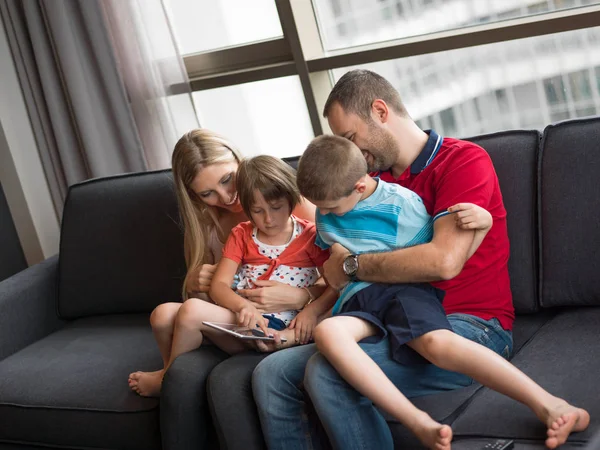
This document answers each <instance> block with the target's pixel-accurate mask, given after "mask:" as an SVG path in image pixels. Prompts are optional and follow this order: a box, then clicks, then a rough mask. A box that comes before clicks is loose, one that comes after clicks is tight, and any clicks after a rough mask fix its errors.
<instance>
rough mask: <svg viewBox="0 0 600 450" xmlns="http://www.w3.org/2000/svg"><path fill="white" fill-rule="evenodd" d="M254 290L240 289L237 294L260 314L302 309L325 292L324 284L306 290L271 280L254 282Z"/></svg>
mask: <svg viewBox="0 0 600 450" xmlns="http://www.w3.org/2000/svg"><path fill="white" fill-rule="evenodd" d="M253 283H254V285H255V286H256V288H255V289H240V290H239V291H238V293H239V294H240V295H243V296H244V297H245V298H246V299H248V301H250V302H252V303H253V304H254V306H255V307H256V309H257V310H258V311H260V312H261V313H272V312H278V311H287V310H290V309H302V308H304V305H306V304H307V303H308V301H309V300H310V299H311V296H312V298H318V297H320V296H321V294H322V293H323V292H324V291H325V287H326V286H325V284H324V282H320V283H319V284H315V285H314V286H311V287H309V288H308V289H309V290H310V295H309V293H308V292H306V289H301V288H297V287H293V286H290V285H289V284H284V283H280V282H279V281H273V280H255V281H254V282H253Z"/></svg>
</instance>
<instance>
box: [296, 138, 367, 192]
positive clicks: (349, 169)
mask: <svg viewBox="0 0 600 450" xmlns="http://www.w3.org/2000/svg"><path fill="white" fill-rule="evenodd" d="M366 174H367V162H366V161H365V158H364V157H363V155H362V153H361V151H360V150H359V148H358V147H357V146H356V145H354V143H352V142H351V141H349V140H348V139H344V138H342V137H339V136H331V135H323V136H319V137H316V138H315V139H313V140H312V141H311V143H310V144H308V147H307V148H306V150H305V151H304V153H303V154H302V157H301V158H300V162H299V163H298V172H297V174H296V182H297V183H298V189H300V193H301V194H302V195H303V196H304V197H306V198H307V199H309V200H313V201H324V200H338V199H340V198H343V197H347V196H348V195H350V194H351V193H352V190H353V189H354V186H355V184H356V182H357V181H358V180H360V179H361V178H362V177H364V176H365V175H366Z"/></svg>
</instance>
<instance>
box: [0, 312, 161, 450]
mask: <svg viewBox="0 0 600 450" xmlns="http://www.w3.org/2000/svg"><path fill="white" fill-rule="evenodd" d="M161 365H162V361H161V357H160V354H159V352H158V348H157V346H156V344H155V343H154V339H153V336H152V331H151V329H150V327H149V325H148V315H147V314H132V315H117V316H104V317H94V318H84V319H79V320H76V321H73V322H71V323H69V324H68V325H66V326H65V327H64V328H62V329H60V330H59V331H57V332H55V333H53V334H51V335H49V336H47V337H45V338H44V339H42V340H40V341H38V342H36V343H34V344H32V345H30V346H29V347H27V348H25V349H23V350H21V351H20V352H17V353H15V354H13V355H11V356H9V357H8V358H6V359H4V360H3V361H0V423H1V424H2V426H0V442H18V443H28V444H33V445H35V444H36V443H42V444H45V445H48V446H57V447H60V446H63V447H69V446H72V447H71V448H84V447H85V448H107V449H108V448H120V449H140V450H142V449H153V448H160V437H159V431H158V430H159V414H158V400H157V399H150V398H142V397H140V396H138V395H137V394H135V393H133V392H132V391H130V390H129V386H128V384H127V376H128V374H129V373H131V372H132V371H135V370H156V369H159V368H160V367H161Z"/></svg>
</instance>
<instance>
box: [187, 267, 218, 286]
mask: <svg viewBox="0 0 600 450" xmlns="http://www.w3.org/2000/svg"><path fill="white" fill-rule="evenodd" d="M216 270H217V265H216V264H202V265H201V266H200V267H199V268H198V270H196V271H193V272H192V273H190V275H189V276H188V281H187V290H188V292H206V293H208V291H209V290H210V282H211V281H212V279H213V275H214V274H215V271H216Z"/></svg>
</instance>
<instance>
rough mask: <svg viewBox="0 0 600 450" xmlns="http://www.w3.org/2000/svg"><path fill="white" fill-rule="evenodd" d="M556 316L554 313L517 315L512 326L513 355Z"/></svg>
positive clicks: (543, 312)
mask: <svg viewBox="0 0 600 450" xmlns="http://www.w3.org/2000/svg"><path fill="white" fill-rule="evenodd" d="M555 315H556V311H540V312H538V313H537V314H527V315H520V316H519V315H518V316H517V317H516V318H515V322H514V324H513V330H512V333H513V355H516V354H517V353H518V352H519V350H521V348H522V347H523V346H524V345H525V344H527V342H529V340H530V339H531V338H533V337H534V336H535V335H536V333H538V332H539V331H540V330H541V329H542V327H543V326H544V325H545V324H546V323H547V322H549V321H550V320H551V319H552V318H553V317H554V316H555Z"/></svg>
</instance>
